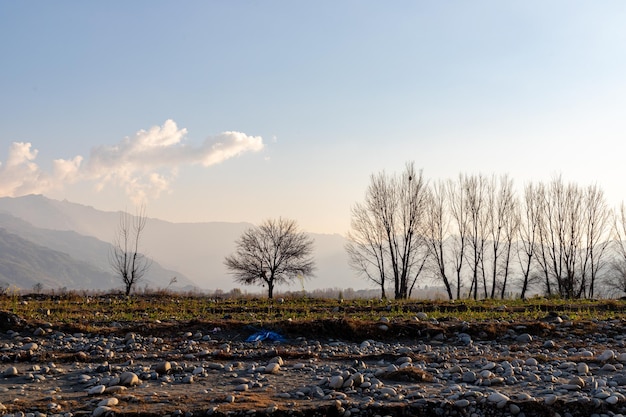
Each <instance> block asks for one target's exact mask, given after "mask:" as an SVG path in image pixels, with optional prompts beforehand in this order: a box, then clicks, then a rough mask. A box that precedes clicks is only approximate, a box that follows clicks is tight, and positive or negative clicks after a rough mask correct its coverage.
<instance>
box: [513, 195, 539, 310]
mask: <svg viewBox="0 0 626 417" xmlns="http://www.w3.org/2000/svg"><path fill="white" fill-rule="evenodd" d="M538 195H539V194H538V192H537V187H536V186H535V185H533V184H532V183H529V184H527V185H526V186H525V187H524V204H523V210H522V213H523V216H522V218H520V227H519V240H518V251H517V256H518V261H519V265H520V268H521V274H522V280H521V281H522V282H521V293H520V297H521V298H522V299H525V298H526V293H527V292H528V290H529V289H530V287H531V285H532V283H533V282H532V279H531V278H532V277H533V275H532V274H531V272H532V265H533V260H534V259H535V251H536V249H537V241H538V239H539V233H540V232H539V227H540V224H539V220H540V219H539V211H540V206H539V205H540V202H539V197H538Z"/></svg>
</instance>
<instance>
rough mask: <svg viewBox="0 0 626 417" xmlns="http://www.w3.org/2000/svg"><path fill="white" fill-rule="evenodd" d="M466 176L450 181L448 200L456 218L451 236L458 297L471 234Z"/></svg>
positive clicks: (458, 296) (458, 297) (457, 296)
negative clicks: (464, 184) (465, 184)
mask: <svg viewBox="0 0 626 417" xmlns="http://www.w3.org/2000/svg"><path fill="white" fill-rule="evenodd" d="M463 182H464V176H463V175H462V174H460V175H459V178H458V181H456V182H455V181H451V180H450V181H448V196H449V199H448V201H449V202H450V213H451V214H452V219H453V220H454V227H455V229H456V230H455V231H454V232H455V233H454V235H453V236H452V238H451V251H452V257H453V264H454V272H455V274H456V298H457V299H460V298H461V288H462V287H463V281H462V270H463V264H464V263H465V258H466V250H467V247H468V242H467V241H468V234H469V215H468V213H469V210H468V209H467V198H466V189H465V187H464V186H463Z"/></svg>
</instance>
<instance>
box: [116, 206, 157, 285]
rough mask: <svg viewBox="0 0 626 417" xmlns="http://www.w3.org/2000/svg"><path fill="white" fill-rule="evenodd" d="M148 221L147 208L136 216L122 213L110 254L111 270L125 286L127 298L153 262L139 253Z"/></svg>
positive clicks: (141, 209) (142, 208) (142, 209)
mask: <svg viewBox="0 0 626 417" xmlns="http://www.w3.org/2000/svg"><path fill="white" fill-rule="evenodd" d="M146 219H147V217H146V211H145V207H141V208H140V209H139V210H138V211H137V214H136V215H135V216H132V215H130V214H129V213H126V212H124V213H121V214H120V219H119V223H118V225H117V231H116V234H115V238H114V241H113V245H112V246H111V251H110V253H109V262H110V264H111V268H112V269H113V272H115V274H116V275H117V276H118V277H119V279H120V280H121V281H122V283H123V284H124V288H125V292H126V295H127V296H128V295H130V293H131V291H132V290H133V288H134V287H135V286H136V285H137V283H138V282H139V281H141V280H142V279H143V277H144V275H145V274H146V272H147V271H148V269H149V268H150V265H151V261H150V260H149V259H148V258H147V257H146V256H145V255H144V254H142V253H140V252H139V247H140V241H141V236H142V235H143V231H144V229H145V227H146Z"/></svg>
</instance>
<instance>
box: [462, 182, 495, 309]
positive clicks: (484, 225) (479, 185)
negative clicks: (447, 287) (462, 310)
mask: <svg viewBox="0 0 626 417" xmlns="http://www.w3.org/2000/svg"><path fill="white" fill-rule="evenodd" d="M463 188H464V189H465V194H464V197H465V198H466V199H467V200H466V201H467V202H466V209H467V210H468V226H469V227H468V229H467V230H468V235H467V236H468V243H469V248H470V253H469V259H468V264H469V266H470V270H471V272H472V283H471V288H470V292H472V290H473V292H474V299H477V298H478V284H479V281H478V278H479V275H480V276H482V281H483V283H482V284H483V295H484V297H485V298H487V296H488V295H487V281H486V277H485V268H484V263H483V262H484V259H485V257H484V256H485V243H486V241H487V235H488V233H489V232H488V227H489V224H488V221H487V213H488V212H489V210H488V208H489V207H488V201H487V194H488V189H489V184H488V182H487V180H486V179H485V177H483V176H482V175H478V176H465V177H464V178H463Z"/></svg>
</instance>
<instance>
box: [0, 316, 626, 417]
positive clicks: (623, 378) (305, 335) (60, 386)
mask: <svg viewBox="0 0 626 417" xmlns="http://www.w3.org/2000/svg"><path fill="white" fill-rule="evenodd" d="M99 329H100V330H99V331H97V332H92V333H84V332H81V331H80V329H76V328H72V327H71V326H67V325H64V324H61V323H59V324H55V323H46V322H37V323H35V322H32V323H28V322H26V321H24V320H23V319H21V318H20V317H17V316H14V315H12V314H10V313H6V312H4V313H0V361H1V364H0V403H1V405H0V410H1V411H0V414H2V413H3V414H5V415H12V416H44V415H45V416H79V415H84V416H112V415H116V416H168V415H169V416H204V415H215V416H225V415H231V416H250V417H252V416H265V415H272V416H285V415H294V416H314V415H315V416H326V415H331V416H346V417H348V416H387V415H389V416H408V415H412V416H413V415H423V416H444V415H447V416H486V415H488V416H557V415H560V416H563V417H565V416H615V415H621V414H626V370H625V369H624V366H623V364H624V363H626V321H624V320H621V319H617V320H612V321H576V322H575V321H571V320H569V318H568V317H567V315H563V314H559V313H555V312H553V313H548V314H546V317H545V318H544V319H543V320H533V321H519V322H508V321H497V320H491V321H484V322H476V323H468V322H462V321H459V320H457V319H454V318H450V319H446V320H440V321H437V320H434V319H430V318H429V317H428V315H427V314H425V313H417V314H416V316H415V318H414V319H412V320H400V321H394V320H389V319H387V318H385V317H381V319H380V321H377V322H360V321H356V320H350V319H349V318H341V319H328V320H313V321H310V322H301V323H299V322H297V321H288V320H287V321H284V322H276V323H272V324H271V326H269V328H268V327H258V326H250V325H249V324H246V323H238V322H232V321H229V320H223V321H220V322H203V321H201V320H195V321H190V322H176V321H171V322H158V321H154V322H148V321H146V322H143V323H132V324H131V323H119V322H112V323H108V324H107V326H101V327H100V328H99ZM251 336H256V337H257V338H258V339H259V340H257V341H250V342H248V341H246V340H247V339H248V338H249V337H251ZM264 338H265V339H264ZM277 338H282V339H283V340H274V339H277Z"/></svg>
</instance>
